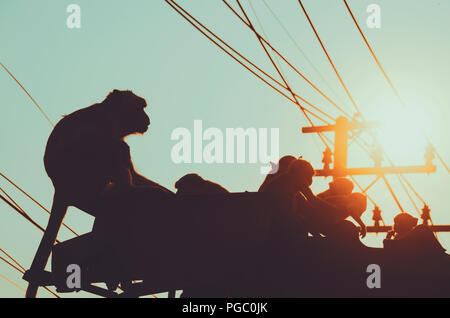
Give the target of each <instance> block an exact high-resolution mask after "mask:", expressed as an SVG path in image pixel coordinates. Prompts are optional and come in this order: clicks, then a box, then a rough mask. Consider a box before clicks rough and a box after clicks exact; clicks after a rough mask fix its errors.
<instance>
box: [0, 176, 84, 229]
mask: <svg viewBox="0 0 450 318" xmlns="http://www.w3.org/2000/svg"><path fill="white" fill-rule="evenodd" d="M0 177H2V178H4V179H5V180H6V181H8V182H9V183H10V184H11V185H13V186H14V187H15V188H16V189H17V190H19V191H20V192H22V193H23V194H24V195H25V196H26V197H28V198H29V199H30V200H31V201H33V202H34V203H36V204H37V205H38V206H39V207H40V208H41V209H42V210H44V211H45V212H47V213H48V214H51V212H50V211H49V210H48V209H47V208H45V207H44V206H43V205H42V204H40V203H39V202H38V201H37V200H36V199H34V198H33V197H32V196H31V195H30V194H28V193H27V192H26V191H25V190H23V189H22V188H21V187H19V186H18V185H17V184H16V183H15V182H13V181H12V180H11V179H9V178H8V177H7V176H5V175H4V174H3V173H1V172H0ZM62 226H63V227H65V228H66V229H68V230H69V231H70V232H72V233H73V234H74V235H75V236H79V234H78V233H77V232H75V231H74V230H72V229H71V228H70V227H69V226H68V225H66V224H65V223H62Z"/></svg>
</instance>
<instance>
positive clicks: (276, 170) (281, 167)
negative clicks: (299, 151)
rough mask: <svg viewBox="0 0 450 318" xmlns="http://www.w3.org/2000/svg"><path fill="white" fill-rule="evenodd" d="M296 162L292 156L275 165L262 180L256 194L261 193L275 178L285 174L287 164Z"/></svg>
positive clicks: (285, 157) (283, 158) (287, 156)
mask: <svg viewBox="0 0 450 318" xmlns="http://www.w3.org/2000/svg"><path fill="white" fill-rule="evenodd" d="M294 160H296V158H295V157H294V156H291V155H286V156H284V157H282V158H280V160H279V161H278V163H277V164H275V165H274V167H273V171H271V172H270V173H269V174H267V176H266V177H265V178H264V181H263V183H262V184H261V186H260V187H259V189H258V192H263V191H264V188H265V187H266V186H267V185H268V184H269V183H270V182H271V181H272V180H273V179H274V178H276V177H277V176H279V175H281V174H283V173H285V172H286V171H287V170H288V167H289V164H290V163H291V162H292V161H294Z"/></svg>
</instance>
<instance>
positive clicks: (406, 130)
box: [371, 107, 433, 165]
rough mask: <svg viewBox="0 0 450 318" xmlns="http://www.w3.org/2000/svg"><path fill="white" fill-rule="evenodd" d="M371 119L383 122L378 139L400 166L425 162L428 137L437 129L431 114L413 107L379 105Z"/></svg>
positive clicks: (378, 129)
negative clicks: (434, 128) (434, 127)
mask: <svg viewBox="0 0 450 318" xmlns="http://www.w3.org/2000/svg"><path fill="white" fill-rule="evenodd" d="M371 119H373V120H376V121H378V122H380V124H381V126H380V127H378V128H377V129H375V130H374V132H375V135H376V140H377V142H379V144H380V145H381V147H382V149H383V150H384V151H385V153H386V154H387V155H388V156H389V157H390V158H391V159H392V160H393V161H394V162H395V164H398V165H404V164H414V165H419V164H424V162H425V158H424V156H425V151H426V150H425V149H426V146H427V143H428V142H427V136H429V135H430V133H431V131H432V129H433V123H432V120H431V116H430V114H427V112H426V111H424V110H423V109H419V108H413V107H408V108H406V107H402V108H401V107H379V108H377V111H376V113H375V114H373V116H372V117H371Z"/></svg>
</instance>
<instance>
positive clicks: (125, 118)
mask: <svg viewBox="0 0 450 318" xmlns="http://www.w3.org/2000/svg"><path fill="white" fill-rule="evenodd" d="M146 106H147V102H146V101H145V99H143V98H142V97H139V96H137V95H135V94H133V92H131V91H119V90H114V91H112V92H111V93H109V94H108V96H107V97H106V98H105V99H104V100H103V101H102V102H100V103H96V104H93V105H91V106H89V107H86V108H83V109H80V110H78V111H75V112H73V113H71V114H69V115H67V116H64V117H63V118H62V119H61V120H60V121H59V122H58V123H57V125H56V126H55V128H54V129H53V131H52V133H51V135H50V137H49V139H48V142H47V146H46V149H45V155H44V165H45V170H46V171H47V174H48V176H49V177H50V179H51V180H52V182H53V185H54V187H55V195H54V200H53V207H52V213H51V215H50V219H49V223H48V225H47V228H46V230H45V233H44V236H43V238H42V240H41V243H40V244H39V248H38V251H37V252H36V255H35V258H34V260H33V263H32V265H31V268H30V270H29V271H27V272H26V273H25V275H24V279H25V280H27V281H29V282H30V286H29V288H28V290H27V294H26V296H27V297H32V296H35V295H36V292H37V288H38V284H37V283H36V282H38V281H39V275H41V271H42V270H43V269H44V268H45V265H46V263H47V261H48V258H49V255H50V253H51V249H52V246H53V244H54V242H55V240H56V236H57V234H58V231H59V228H60V225H61V223H62V220H63V219H64V216H65V214H66V211H67V207H68V206H69V205H72V206H75V207H77V208H79V209H81V210H83V211H85V212H87V213H89V214H91V215H92V216H94V217H96V221H95V224H94V227H97V228H98V229H99V231H97V233H102V234H101V235H99V236H102V235H103V234H105V233H106V235H104V237H107V238H109V239H111V237H114V236H111V235H110V234H111V233H117V232H118V231H120V230H122V229H126V230H127V231H128V232H127V235H128V236H127V237H131V236H132V234H133V233H136V232H139V231H140V232H142V231H144V230H145V228H144V229H142V228H141V229H139V231H133V230H132V229H131V228H132V226H139V225H140V224H144V226H145V225H146V224H148V223H149V220H142V219H143V216H145V215H143V214H141V215H139V212H140V211H141V210H142V209H143V208H144V207H148V206H151V207H152V208H155V210H156V211H158V210H161V209H160V207H163V206H167V205H169V203H170V202H169V201H170V200H168V197H170V195H171V194H172V195H173V193H171V192H170V191H169V190H167V189H166V188H164V187H162V186H161V185H159V184H157V183H156V182H153V181H151V180H149V179H147V178H145V177H143V176H141V175H140V174H138V173H137V172H136V170H135V169H134V166H133V162H132V161H131V156H130V149H129V146H128V145H127V143H126V142H125V141H124V138H125V137H127V136H129V135H133V134H143V133H145V132H146V131H147V129H148V126H149V125H150V119H149V117H148V116H147V115H146V113H145V107H146ZM136 212H138V213H136ZM127 213H128V214H127ZM129 213H132V214H129ZM99 216H102V217H100V218H98V217H99ZM99 219H100V222H98V221H99ZM130 233H131V234H130ZM119 244H120V242H119V241H115V240H114V242H111V241H108V246H110V247H111V248H113V249H116V247H117V246H118V245H119ZM117 250H120V249H119V248H117ZM113 285H115V284H113ZM112 289H114V287H113V288H112Z"/></svg>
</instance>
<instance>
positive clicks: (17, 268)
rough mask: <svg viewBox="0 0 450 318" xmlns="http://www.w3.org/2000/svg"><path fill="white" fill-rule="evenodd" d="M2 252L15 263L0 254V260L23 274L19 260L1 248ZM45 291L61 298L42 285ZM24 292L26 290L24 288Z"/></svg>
mask: <svg viewBox="0 0 450 318" xmlns="http://www.w3.org/2000/svg"><path fill="white" fill-rule="evenodd" d="M2 251H3V253H5V254H6V255H8V257H9V258H10V259H12V260H13V261H14V262H15V263H16V264H17V266H19V267H17V266H16V265H14V264H12V263H11V262H10V261H8V260H7V259H5V258H4V257H2V256H0V260H2V261H3V262H5V263H6V264H8V265H9V266H11V267H12V268H14V269H15V270H16V271H18V272H19V273H21V274H25V270H23V268H24V267H23V266H22V265H20V263H19V262H17V261H16V260H15V259H14V258H12V257H11V256H10V255H9V254H7V253H6V252H4V250H3V249H2ZM42 287H43V288H44V289H45V290H46V291H48V292H49V293H51V294H52V295H53V296H55V297H56V298H61V297H60V296H58V295H57V294H56V293H55V292H53V291H51V290H50V288H48V287H47V286H42ZM24 291H25V292H26V290H24Z"/></svg>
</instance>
